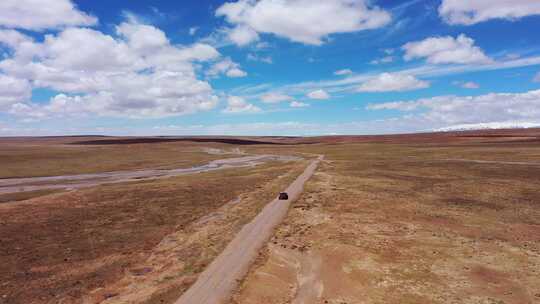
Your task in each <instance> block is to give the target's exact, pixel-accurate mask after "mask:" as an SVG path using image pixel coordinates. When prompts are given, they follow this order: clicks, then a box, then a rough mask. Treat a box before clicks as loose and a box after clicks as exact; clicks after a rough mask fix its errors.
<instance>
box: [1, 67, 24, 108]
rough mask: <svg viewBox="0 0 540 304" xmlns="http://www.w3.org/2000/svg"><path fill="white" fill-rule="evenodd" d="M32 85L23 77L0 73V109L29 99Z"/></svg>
mask: <svg viewBox="0 0 540 304" xmlns="http://www.w3.org/2000/svg"><path fill="white" fill-rule="evenodd" d="M31 94H32V87H31V86H30V83H29V82H28V81H27V80H25V79H17V78H13V77H10V76H6V75H2V74H0V111H1V110H3V109H6V108H9V107H10V106H11V105H13V104H16V103H21V102H26V101H28V99H30V96H31Z"/></svg>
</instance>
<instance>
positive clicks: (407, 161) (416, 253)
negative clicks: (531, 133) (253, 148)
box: [234, 143, 540, 304]
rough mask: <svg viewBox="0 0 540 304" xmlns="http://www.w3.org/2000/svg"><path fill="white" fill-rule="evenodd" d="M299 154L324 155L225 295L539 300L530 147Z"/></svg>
mask: <svg viewBox="0 0 540 304" xmlns="http://www.w3.org/2000/svg"><path fill="white" fill-rule="evenodd" d="M300 150H302V149H300ZM305 151H307V150H305ZM309 151H310V152H311V153H323V154H325V155H326V159H327V160H328V162H326V163H325V164H324V165H322V167H321V168H320V170H319V173H318V174H317V175H316V177H315V178H314V179H312V180H311V181H310V182H309V183H308V186H307V190H306V192H305V194H304V195H303V196H302V198H301V200H299V201H298V202H297V203H296V204H295V205H294V208H293V209H292V210H291V212H290V214H289V217H288V219H287V220H286V222H285V223H284V224H283V225H282V226H281V227H280V228H279V229H278V231H277V233H276V235H275V237H274V239H273V240H272V242H270V244H269V245H268V246H267V248H266V249H265V251H264V252H263V255H262V256H261V258H260V260H259V261H258V263H257V265H256V266H254V267H253V269H252V271H251V272H250V274H249V276H248V277H247V279H246V280H245V281H244V282H243V284H242V287H241V288H240V290H239V291H238V294H237V295H236V296H235V299H234V302H235V303H239V304H240V303H241V304H247V303H253V304H254V303H257V304H265V303H332V304H337V303H340V304H341V303H415V304H418V303H489V304H492V303H493V304H494V303H508V304H510V303H515V304H521V303H537V302H540V288H539V286H540V272H539V269H540V203H539V202H540V191H539V190H538V185H540V166H537V165H535V164H536V163H540V145H539V144H534V143H533V144H530V143H515V144H506V143H503V144H472V145H471V144H467V145H447V144H429V145H425V144H424V145H422V144H416V145H405V144H402V145H395V144H389V143H385V144H354V143H352V144H342V145H313V146H310V147H309ZM449 158H452V159H469V160H490V161H503V162H532V163H533V164H532V165H525V164H521V165H515V164H504V163H472V162H460V161H445V159H449ZM302 301H304V302H302Z"/></svg>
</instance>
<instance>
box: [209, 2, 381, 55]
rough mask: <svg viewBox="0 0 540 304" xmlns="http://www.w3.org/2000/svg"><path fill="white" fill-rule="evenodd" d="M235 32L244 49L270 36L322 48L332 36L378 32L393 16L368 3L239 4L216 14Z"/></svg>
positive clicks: (226, 6)
mask: <svg viewBox="0 0 540 304" xmlns="http://www.w3.org/2000/svg"><path fill="white" fill-rule="evenodd" d="M216 16H219V17H225V19H226V20H227V22H229V23H230V24H231V25H232V26H233V28H232V29H230V30H229V38H230V39H231V40H232V41H233V42H235V43H236V44H238V45H240V46H242V45H246V44H249V43H251V42H254V41H256V40H258V38H259V35H258V34H259V33H269V34H274V35H277V36H280V37H285V38H288V39H290V40H292V41H295V42H301V43H305V44H313V45H321V44H322V43H323V40H324V39H325V38H326V37H327V36H328V35H331V34H335V33H350V32H357V31H362V30H367V29H374V28H379V27H382V26H384V25H386V24H387V23H389V22H390V20H391V17H390V14H389V13H388V12H386V11H384V10H382V9H380V8H378V7H374V6H370V5H368V4H367V3H366V1H365V0H331V1H312V0H282V1H274V0H260V1H254V0H239V1H237V2H228V3H225V4H223V5H222V6H220V7H219V8H218V9H217V10H216Z"/></svg>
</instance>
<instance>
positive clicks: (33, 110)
mask: <svg viewBox="0 0 540 304" xmlns="http://www.w3.org/2000/svg"><path fill="white" fill-rule="evenodd" d="M117 34H118V36H111V35H106V34H104V33H102V32H99V31H96V30H92V29H88V28H67V29H65V30H63V31H61V32H59V33H57V34H47V35H45V36H44V39H43V42H36V41H34V40H33V39H32V38H30V37H28V36H25V35H23V34H21V33H18V32H15V31H10V30H8V31H6V30H0V43H4V44H5V45H7V46H8V47H9V48H10V49H11V50H12V52H11V55H9V56H8V57H7V58H5V59H4V60H2V61H0V70H1V71H3V73H4V74H5V75H6V76H8V77H11V78H15V79H23V80H24V81H26V82H27V83H31V84H32V87H33V88H48V89H52V90H55V91H58V92H61V93H62V94H59V95H58V96H57V97H55V98H53V99H51V101H50V102H49V103H48V104H40V105H36V104H33V103H31V102H29V101H28V100H24V99H22V100H19V101H18V102H17V103H16V104H15V105H13V106H12V107H11V108H10V110H9V111H10V112H11V113H13V114H15V115H18V116H34V117H42V118H47V117H53V116H62V115H64V116H65V115H86V114H94V115H101V116H119V117H120V116H123V117H163V116H171V115H181V114H187V113H194V112H197V111H207V110H209V109H212V108H215V107H216V106H217V104H218V98H217V97H216V96H215V95H214V93H213V90H212V87H211V86H210V84H209V83H207V82H205V81H202V80H199V79H198V78H197V75H196V73H195V63H196V62H203V61H211V60H215V59H217V58H218V57H219V56H220V54H219V53H218V52H217V50H215V49H214V48H213V47H211V46H209V45H204V44H194V45H191V46H180V45H172V44H170V42H169V40H168V39H167V38H166V36H165V35H164V33H163V32H162V31H160V30H159V29H157V28H155V27H153V26H149V25H144V24H138V23H133V22H128V23H123V24H121V25H119V26H118V27H117ZM23 110H24V111H23Z"/></svg>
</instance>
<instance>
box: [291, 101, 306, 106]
mask: <svg viewBox="0 0 540 304" xmlns="http://www.w3.org/2000/svg"><path fill="white" fill-rule="evenodd" d="M290 106H291V108H305V107H309V104H307V103H304V102H300V101H293V102H291V104H290Z"/></svg>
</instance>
